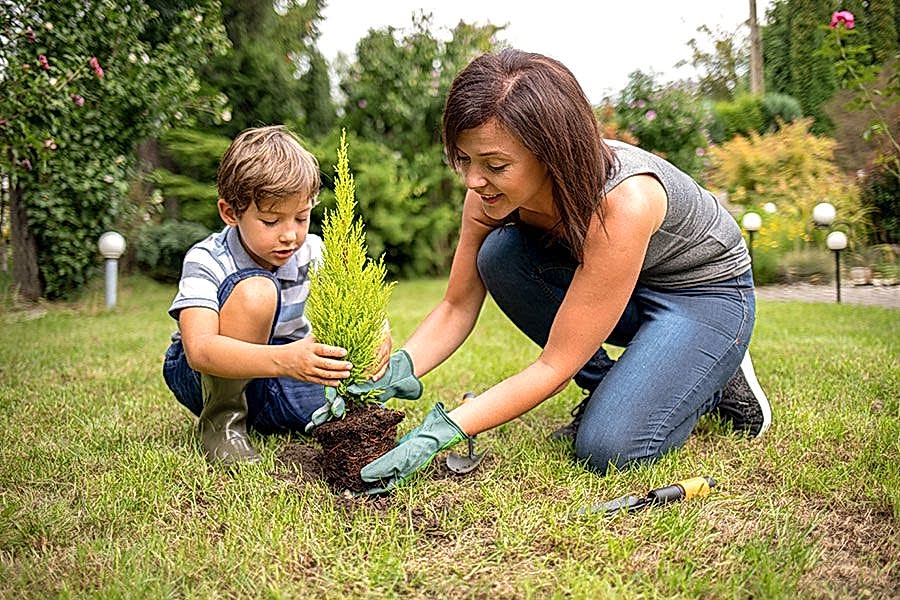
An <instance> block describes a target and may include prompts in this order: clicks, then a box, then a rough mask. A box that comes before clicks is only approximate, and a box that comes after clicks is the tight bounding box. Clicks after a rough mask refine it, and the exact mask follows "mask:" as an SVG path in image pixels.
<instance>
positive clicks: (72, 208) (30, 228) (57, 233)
mask: <svg viewBox="0 0 900 600" xmlns="http://www.w3.org/2000/svg"><path fill="white" fill-rule="evenodd" d="M98 15H102V18H98ZM162 19H163V17H162V15H161V13H160V12H158V11H156V10H154V9H153V8H152V7H151V6H150V5H149V4H148V3H146V2H118V1H115V0H105V1H103V2H94V1H91V0H77V1H75V0H54V1H53V2H49V1H44V0H31V1H30V2H19V1H13V0H2V1H0V65H2V70H0V86H2V88H3V89H4V92H5V93H4V94H3V95H2V97H0V170H2V171H3V173H5V174H7V175H8V177H9V180H10V213H11V217H12V237H13V253H14V258H13V276H14V281H15V283H16V285H17V286H18V288H19V290H20V292H21V293H22V294H23V295H24V296H25V297H27V298H31V299H35V298H38V297H40V296H47V297H49V298H57V297H61V296H64V295H66V294H68V293H69V292H71V291H74V290H76V289H78V288H79V287H80V286H82V285H83V284H84V283H85V282H86V281H87V279H88V277H89V275H90V274H91V273H92V271H93V269H94V268H95V266H96V263H97V258H96V241H97V238H98V237H99V234H100V233H101V232H102V231H103V230H104V229H105V228H107V227H109V226H111V225H113V224H114V223H117V222H120V221H124V220H127V218H128V211H129V210H131V207H130V206H129V205H128V203H127V201H126V200H127V191H128V182H129V177H130V174H131V172H132V167H133V166H134V147H135V145H136V143H137V142H138V141H139V140H141V139H144V138H145V137H147V136H150V135H153V134H154V133H156V131H157V130H159V129H160V128H164V127H166V126H167V124H168V123H170V122H171V120H172V119H173V116H176V115H177V114H178V111H179V110H180V109H181V108H182V107H183V106H184V105H185V104H186V103H188V102H191V101H193V100H194V99H195V98H197V96H198V92H199V89H200V85H199V82H198V80H197V76H196V72H195V70H194V67H195V66H199V65H202V64H204V63H205V62H206V61H207V60H208V59H209V58H210V56H211V55H214V54H215V53H217V52H221V51H222V50H224V47H225V43H226V39H225V37H224V32H223V31H222V29H221V26H220V22H221V21H220V18H219V14H218V4H217V3H216V2H214V1H212V0H198V1H195V2H184V3H182V4H181V5H180V6H177V9H175V10H173V11H172V12H171V13H170V14H166V15H165V22H163V20H162Z"/></svg>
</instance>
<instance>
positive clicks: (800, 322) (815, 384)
mask: <svg viewBox="0 0 900 600" xmlns="http://www.w3.org/2000/svg"><path fill="white" fill-rule="evenodd" d="M120 283H121V286H120V291H119V304H118V306H117V307H116V308H115V309H114V310H112V311H106V310H104V309H103V292H102V288H101V287H100V286H98V287H97V288H96V289H93V290H92V291H89V292H88V293H86V294H85V296H84V297H83V298H82V299H81V300H79V301H78V302H77V303H71V304H53V305H47V306H45V307H43V308H44V309H45V310H40V311H35V310H32V311H22V310H18V309H16V307H15V306H13V305H12V304H11V302H10V301H9V299H8V296H6V298H5V299H2V301H0V320H2V328H0V409H2V415H3V416H2V419H0V598H23V597H24V598H46V597H51V596H62V597H71V596H77V597H85V596H97V597H104V598H108V597H115V598H118V597H122V598H134V597H150V598H155V597H191V598H221V597H253V598H259V597H262V598H305V597H309V598H345V597H354V598H369V597H370V598H383V597H421V598H458V597H474V598H548V597H575V598H606V597H617V598H658V597H686V598H694V597H705V598H750V597H753V598H797V597H800V598H808V597H815V598H818V597H846V598H858V597H896V596H895V594H897V590H898V589H900V404H898V399H900V311H896V310H889V309H879V308H866V307H859V306H849V305H834V304H821V305H814V304H802V303H786V302H761V303H760V306H759V318H758V321H757V329H756V333H755V336H754V339H753V343H752V349H753V355H754V362H755V365H756V369H757V372H758V374H759V376H760V379H761V381H762V382H763V385H764V386H765V387H766V389H767V391H768V394H769V398H770V400H771V401H772V403H773V407H774V425H773V427H772V429H771V430H770V432H769V433H768V434H767V435H766V436H765V437H764V438H763V439H761V440H756V441H749V440H746V439H743V438H740V437H738V436H735V435H732V434H730V433H729V432H728V431H727V430H726V428H724V427H723V426H722V424H721V423H719V422H716V421H715V420H713V419H711V418H705V419H704V420H703V421H701V424H700V427H699V428H698V431H697V432H696V433H695V434H694V435H693V436H692V437H691V439H690V440H689V442H688V444H687V446H686V447H685V448H684V449H682V450H681V451H679V452H677V453H674V454H670V455H668V456H667V457H665V458H664V459H663V460H662V461H660V462H658V463H657V464H655V465H653V466H649V467H642V468H640V469H637V470H634V471H628V472H623V473H615V474H612V475H609V476H607V477H604V478H601V477H598V476H596V475H594V474H591V473H589V472H587V471H585V470H584V469H583V468H581V467H580V466H579V465H577V464H575V463H574V462H573V460H572V451H571V446H570V445H568V444H567V443H562V442H550V441H548V440H547V439H546V436H547V433H548V432H550V431H551V430H552V429H553V428H554V427H556V426H557V425H558V424H560V423H563V422H565V421H566V419H567V417H568V411H569V409H570V408H571V407H572V406H573V405H574V404H575V403H576V402H577V401H578V398H579V397H580V394H579V391H578V390H577V389H575V387H574V386H570V387H569V389H567V390H566V391H565V392H563V393H562V394H560V395H559V396H557V397H555V398H552V399H550V400H548V401H547V402H545V403H544V404H543V405H541V406H540V407H538V408H537V409H535V410H534V411H532V412H531V413H529V414H527V415H525V416H524V417H522V418H520V419H518V420H516V421H514V422H512V423H509V424H507V425H505V426H502V427H500V428H498V429H496V430H493V431H490V432H486V433H484V434H482V435H480V436H478V446H479V448H480V449H481V450H487V451H488V453H489V455H488V457H487V458H486V459H485V462H484V463H483V464H482V466H481V467H480V468H479V469H478V470H477V471H475V472H474V473H473V474H471V475H469V476H467V477H459V476H453V475H448V474H447V473H446V472H445V471H443V470H441V469H433V470H432V471H431V472H430V473H429V475H428V476H423V477H420V478H418V479H417V480H416V481H415V483H413V484H412V485H409V486H407V487H405V488H402V489H401V490H399V491H398V492H397V493H396V494H394V495H393V496H391V497H389V498H384V499H380V500H376V501H369V502H366V501H362V500H359V499H346V498H341V497H338V496H335V495H334V494H333V493H331V492H330V491H329V489H328V488H327V487H326V485H325V484H324V483H323V482H322V481H320V480H318V479H317V478H315V477H310V476H309V474H308V473H307V474H304V473H300V472H297V470H296V469H295V468H294V469H291V468H288V467H287V466H286V465H285V464H283V463H282V462H280V461H279V460H278V456H279V452H281V451H282V450H283V449H284V448H285V447H286V446H288V445H289V444H291V445H292V444H297V443H306V442H304V438H296V439H293V440H289V439H288V438H285V437H274V438H265V439H263V438H258V437H257V438H255V440H256V443H257V446H258V448H259V449H260V450H261V452H262V453H263V455H264V457H265V462H264V463H263V464H262V465H259V466H253V467H248V468H244V469H242V470H241V471H240V472H238V473H236V474H234V475H227V474H224V473H222V472H219V471H217V470H213V469H210V468H208V467H207V466H206V464H205V463H204V461H203V458H202V457H201V455H200V453H199V451H198V445H197V441H196V435H195V431H194V428H195V419H194V418H193V417H191V416H190V415H189V413H188V412H187V411H186V410H185V409H183V408H181V407H180V406H179V405H178V404H177V403H176V402H175V401H174V399H172V398H171V397H170V394H169V393H168V391H167V389H166V387H165V384H164V383H163V381H162V377H161V374H160V367H161V361H162V356H163V353H164V351H165V349H166V347H167V345H168V338H169V335H170V333H171V331H172V329H173V326H174V323H173V322H172V321H171V319H170V318H169V317H168V316H167V315H166V308H167V307H168V304H169V302H170V301H171V299H172V297H173V294H174V287H172V286H164V285H159V284H156V283H153V282H151V281H148V280H146V279H143V278H140V277H128V278H125V279H124V280H122V281H121V282H120ZM100 284H101V285H102V282H100ZM442 291H443V282H442V281H436V280H434V281H430V280H429V281H415V282H403V283H401V284H400V285H399V286H398V287H397V288H396V292H395V294H394V299H393V302H392V305H391V314H392V326H393V330H394V333H395V337H396V339H397V341H398V343H400V342H402V341H403V340H404V339H405V337H406V336H407V335H408V334H409V333H410V331H411V329H412V328H413V327H414V326H415V325H416V324H417V323H418V321H419V320H420V319H421V318H422V317H423V316H424V313H425V312H426V311H427V310H428V309H429V308H430V307H431V306H433V305H434V303H435V302H437V300H438V299H439V297H440V295H441V292H442ZM535 353H536V347H535V346H534V345H533V344H531V343H530V342H529V341H528V340H527V339H525V338H524V337H523V336H522V335H521V334H520V333H518V332H517V331H516V330H515V329H514V328H513V327H512V326H511V325H510V324H509V323H508V322H507V321H506V320H505V318H504V317H503V316H502V315H501V314H500V313H499V311H498V310H497V309H496V307H495V306H494V305H492V304H490V303H489V304H488V305H487V307H486V308H485V311H484V313H483V315H482V318H481V321H480V322H479V325H478V328H477V330H476V332H475V334H474V335H473V337H472V338H471V339H470V340H469V341H468V342H467V343H466V345H464V346H463V348H462V349H461V351H460V352H458V353H457V354H456V355H455V356H454V357H453V358H451V359H450V360H449V361H448V362H447V363H445V365H443V366H442V367H441V368H439V369H438V370H437V371H436V372H434V373H432V374H429V375H428V376H427V377H426V378H425V380H424V383H425V389H426V391H425V395H424V397H423V399H422V400H421V401H418V402H406V401H398V400H392V401H391V402H390V403H389V405H390V406H391V407H393V408H400V409H402V410H404V411H406V412H407V419H406V420H405V421H404V422H403V423H401V425H400V429H401V433H402V432H405V431H406V430H408V429H409V428H410V427H412V426H413V425H414V424H415V423H417V422H418V421H419V420H420V419H421V417H422V416H423V415H424V414H425V413H426V412H427V411H428V409H429V408H430V407H431V405H432V404H433V403H434V402H435V401H438V400H441V401H443V402H444V403H445V404H447V405H450V406H455V404H456V402H457V399H458V398H459V396H460V394H461V393H462V392H463V391H465V390H476V391H478V390H483V389H484V388H486V387H487V386H489V385H490V384H492V383H494V382H495V381H497V380H498V379H500V378H502V377H504V376H506V375H509V374H511V373H513V372H515V371H516V370H518V369H520V368H521V367H522V366H524V365H525V364H526V362H527V361H529V360H531V359H532V358H533V357H534V356H535ZM310 443H311V442H310ZM695 475H705V476H709V477H713V478H714V479H715V480H716V481H717V482H718V485H717V486H716V487H715V488H714V489H713V491H712V493H711V494H710V495H709V496H708V497H706V498H702V499H696V500H692V501H690V502H685V503H680V504H674V505H669V506H666V507H657V508H652V509H649V510H646V511H644V512H641V513H637V514H632V515H619V516H617V517H616V518H613V519H604V518H603V517H601V516H598V515H588V516H578V515H577V514H576V513H577V511H578V509H579V508H582V507H584V506H588V505H592V504H596V503H598V502H601V501H604V500H608V499H612V498H615V497H617V496H620V495H623V494H627V493H633V494H638V495H642V494H644V493H645V492H646V491H647V490H649V489H651V488H654V487H658V486H662V485H666V484H669V483H672V482H673V481H677V480H680V479H684V478H687V477H692V476H695Z"/></svg>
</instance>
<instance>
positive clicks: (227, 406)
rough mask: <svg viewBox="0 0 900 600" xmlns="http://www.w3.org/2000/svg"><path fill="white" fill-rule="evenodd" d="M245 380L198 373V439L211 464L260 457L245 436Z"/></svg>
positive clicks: (242, 461)
mask: <svg viewBox="0 0 900 600" xmlns="http://www.w3.org/2000/svg"><path fill="white" fill-rule="evenodd" d="M248 383H249V380H248V379H225V378H223V377H215V376H213V375H207V374H205V373H201V374H200V385H201V387H202V389H203V411H202V412H201V413H200V423H199V429H200V441H201V442H202V443H203V451H204V453H205V455H206V460H207V461H208V462H209V463H210V464H218V465H222V466H225V467H231V466H235V465H238V464H244V463H258V462H260V461H261V460H262V458H261V457H260V456H259V454H257V453H256V450H254V449H253V446H251V445H250V440H249V439H248V437H247V397H246V396H245V395H244V389H245V388H246V387H247V384H248Z"/></svg>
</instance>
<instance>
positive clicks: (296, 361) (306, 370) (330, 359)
mask: <svg viewBox="0 0 900 600" xmlns="http://www.w3.org/2000/svg"><path fill="white" fill-rule="evenodd" d="M284 347H285V348H290V350H291V354H290V356H291V361H290V364H288V365H287V366H288V371H289V372H288V375H289V376H290V377H293V378H294V379H300V380H301V381H309V382H310V383H320V384H322V385H327V386H331V387H336V386H337V385H338V383H340V381H341V379H346V378H347V377H350V369H351V368H352V367H353V365H352V364H350V363H349V362H347V361H346V360H340V359H342V358H343V357H345V356H347V350H345V349H344V348H341V347H340V346H327V345H325V344H320V343H318V342H317V341H316V339H315V337H313V336H312V335H308V336H306V337H305V338H303V339H302V340H297V341H296V342H291V343H290V344H286V345H285V346H284Z"/></svg>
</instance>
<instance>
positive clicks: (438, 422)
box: [359, 402, 466, 494]
mask: <svg viewBox="0 0 900 600" xmlns="http://www.w3.org/2000/svg"><path fill="white" fill-rule="evenodd" d="M464 439H466V434H465V432H463V430H462V429H460V428H459V425H457V424H456V423H454V422H453V420H452V419H451V418H450V417H449V416H448V415H447V412H446V411H445V410H444V405H443V404H441V403H440V402H438V403H437V404H435V405H434V408H432V409H431V412H430V413H428V414H427V415H426V416H425V420H424V421H422V424H421V425H419V426H418V427H416V428H415V429H413V430H412V431H411V432H410V433H409V434H407V435H406V436H404V438H403V439H402V440H401V442H400V443H399V444H398V445H397V446H396V447H395V448H394V449H393V450H391V451H390V452H388V453H386V454H383V455H381V456H380V457H378V458H376V459H375V460H373V461H372V462H370V463H369V464H367V465H366V466H364V467H363V468H362V470H360V472H359V474H360V477H362V480H363V481H366V482H369V483H373V482H380V483H381V487H379V488H375V489H370V490H367V491H366V493H367V494H378V493H381V492H386V491H388V490H390V489H392V488H394V487H396V486H398V485H400V484H401V483H403V482H405V481H406V480H407V479H409V478H410V477H412V476H413V475H414V474H415V473H416V472H417V471H419V470H421V469H424V468H425V467H427V466H428V465H429V464H430V463H431V461H432V459H434V457H435V456H436V455H437V453H438V452H440V451H441V450H446V449H447V448H450V447H451V446H454V445H456V444H458V443H459V442H461V441H462V440H464Z"/></svg>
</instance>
